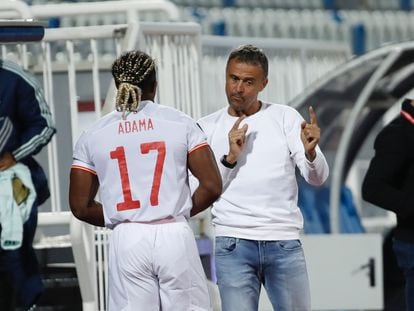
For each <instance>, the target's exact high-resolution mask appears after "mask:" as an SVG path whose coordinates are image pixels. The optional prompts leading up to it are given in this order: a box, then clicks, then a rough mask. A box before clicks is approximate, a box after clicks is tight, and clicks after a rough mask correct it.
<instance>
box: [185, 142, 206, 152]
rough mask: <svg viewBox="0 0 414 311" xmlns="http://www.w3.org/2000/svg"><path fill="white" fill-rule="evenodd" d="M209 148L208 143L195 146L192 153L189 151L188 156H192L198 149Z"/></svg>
mask: <svg viewBox="0 0 414 311" xmlns="http://www.w3.org/2000/svg"><path fill="white" fill-rule="evenodd" d="M207 146H208V143H207V142H204V143H201V144H199V145H197V146H195V147H194V148H193V149H191V150H190V151H188V154H190V153H191V152H193V151H196V150H197V149H200V148H203V147H207Z"/></svg>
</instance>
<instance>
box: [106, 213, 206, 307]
mask: <svg viewBox="0 0 414 311" xmlns="http://www.w3.org/2000/svg"><path fill="white" fill-rule="evenodd" d="M121 310H122V311H140V310H142V311H152V310H154V311H159V310H163V311H174V310H177V311H202V310H203V311H204V310H212V307H211V305H210V297H209V293H208V289H207V280H206V276H205V273H204V270H203V267H202V265H201V260H200V257H199V254H198V250H197V245H196V243H195V238H194V234H193V231H192V230H191V228H190V227H189V225H188V224H187V221H186V220H185V219H184V220H181V221H176V222H171V223H165V224H142V223H123V224H120V225H117V226H116V227H115V229H114V230H113V232H112V234H111V235H110V240H109V279H108V311H121Z"/></svg>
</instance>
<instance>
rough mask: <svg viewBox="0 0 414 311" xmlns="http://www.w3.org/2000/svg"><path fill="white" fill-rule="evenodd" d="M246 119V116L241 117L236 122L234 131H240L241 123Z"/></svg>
mask: <svg viewBox="0 0 414 311" xmlns="http://www.w3.org/2000/svg"><path fill="white" fill-rule="evenodd" d="M244 118H246V116H245V115H242V116H241V117H239V118H238V119H237V120H236V122H234V124H233V127H232V130H238V129H239V126H240V123H241V121H243V120H244Z"/></svg>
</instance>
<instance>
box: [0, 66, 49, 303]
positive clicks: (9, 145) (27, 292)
mask: <svg viewBox="0 0 414 311" xmlns="http://www.w3.org/2000/svg"><path fill="white" fill-rule="evenodd" d="M55 132H56V129H55V125H54V121H53V119H52V116H51V113H50V110H49V107H48V105H47V103H46V101H45V99H44V95H43V92H42V88H41V87H40V85H39V83H38V81H37V80H36V78H35V77H34V76H33V75H32V74H31V73H29V72H28V71H25V70H23V69H22V68H21V67H20V66H18V65H17V64H15V63H13V62H10V61H6V60H1V59H0V177H4V176H5V175H6V172H8V171H10V169H13V168H14V167H16V166H15V165H16V164H17V163H20V164H23V165H24V166H25V167H27V168H28V169H29V172H30V174H29V180H30V177H31V181H32V182H33V184H32V186H33V187H34V190H35V191H34V192H36V198H35V200H34V203H33V204H30V205H31V206H30V207H29V209H28V210H29V215H28V219H27V221H25V222H24V223H23V229H22V230H23V233H22V237H21V241H20V242H21V243H20V244H19V245H20V246H19V247H18V248H17V249H13V248H12V247H11V248H6V247H4V245H3V244H2V246H1V247H0V310H2V311H5V310H15V307H16V306H17V307H21V308H23V310H27V309H29V308H30V307H31V306H33V304H34V303H35V302H36V300H37V299H38V298H39V296H40V294H41V293H42V292H43V284H42V280H41V277H40V271H39V265H38V262H37V259H36V255H35V252H34V249H33V247H32V243H33V239H34V235H35V231H36V227H37V208H38V206H39V205H40V204H42V203H43V202H44V201H45V200H46V199H47V198H48V197H49V195H50V193H49V188H48V184H47V179H46V175H45V173H44V171H43V169H42V168H41V167H40V165H39V164H38V163H37V162H36V160H35V159H34V158H33V155H35V154H37V153H38V152H39V151H40V150H41V149H42V148H43V147H44V146H45V145H46V144H48V143H49V141H50V140H51V138H52V136H53V135H54V133H55ZM19 166H20V165H19ZM2 175H3V176H2ZM2 179H4V178H2ZM2 190H4V188H3V189H2ZM3 193H4V191H3ZM23 193H24V192H23ZM23 199H24V198H23ZM14 200H15V201H16V197H14ZM1 202H3V203H4V202H10V200H7V198H6V199H4V198H2V200H1ZM7 204H9V203H7ZM18 204H20V203H18ZM7 207H8V206H7ZM5 208H6V207H5V206H0V209H3V212H4V210H5ZM0 214H3V216H2V217H4V213H0ZM2 221H4V219H2ZM3 227H4V226H3ZM2 234H3V238H4V235H5V230H4V228H2V227H1V226H0V237H1V236H2Z"/></svg>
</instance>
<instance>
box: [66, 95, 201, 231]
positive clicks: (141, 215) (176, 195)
mask: <svg viewBox="0 0 414 311" xmlns="http://www.w3.org/2000/svg"><path fill="white" fill-rule="evenodd" d="M205 145H207V143H206V137H205V135H204V133H203V132H202V131H201V129H200V128H199V127H198V126H197V124H196V122H195V121H194V120H193V119H191V118H190V117H189V116H187V115H185V114H184V113H182V112H179V111H178V110H175V109H173V108H169V107H166V106H162V105H158V104H155V103H153V102H152V101H142V102H141V103H140V107H139V111H138V112H137V113H129V114H127V117H126V118H125V120H123V119H122V112H117V111H113V112H111V113H110V114H108V115H106V116H105V117H103V118H102V119H100V120H98V121H97V122H96V123H95V124H94V125H93V126H92V127H91V128H90V129H89V130H87V131H85V132H84V133H83V134H82V135H81V137H80V138H79V140H78V142H77V144H76V146H75V150H74V155H73V165H72V167H73V168H79V169H84V170H87V171H90V172H91V173H93V174H96V175H97V177H98V180H99V185H100V188H99V189H100V191H99V195H100V200H101V201H102V204H103V210H104V217H105V224H106V226H107V227H109V228H112V227H114V226H115V225H117V224H118V223H122V222H151V221H156V220H161V219H165V218H168V217H177V216H185V217H188V216H189V213H190V210H191V207H192V202H191V194H190V189H189V186H188V174H187V156H188V154H189V153H190V152H191V151H193V150H195V149H197V148H199V147H201V146H205Z"/></svg>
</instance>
